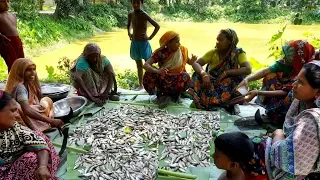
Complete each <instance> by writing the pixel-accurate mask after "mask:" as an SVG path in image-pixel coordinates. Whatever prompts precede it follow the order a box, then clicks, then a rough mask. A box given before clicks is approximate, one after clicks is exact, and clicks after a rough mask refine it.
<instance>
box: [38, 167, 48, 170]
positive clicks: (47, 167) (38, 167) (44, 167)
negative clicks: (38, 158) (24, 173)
mask: <svg viewBox="0 0 320 180" xmlns="http://www.w3.org/2000/svg"><path fill="white" fill-rule="evenodd" d="M41 168H48V166H39V167H38V169H37V171H38V170H39V169H41Z"/></svg>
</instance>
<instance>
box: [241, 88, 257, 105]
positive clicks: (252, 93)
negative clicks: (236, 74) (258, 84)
mask: <svg viewBox="0 0 320 180" xmlns="http://www.w3.org/2000/svg"><path fill="white" fill-rule="evenodd" d="M257 95H258V91H257V90H252V91H249V92H248V94H247V95H246V96H245V98H244V100H245V101H246V102H250V101H252V99H253V98H254V97H256V96H257Z"/></svg>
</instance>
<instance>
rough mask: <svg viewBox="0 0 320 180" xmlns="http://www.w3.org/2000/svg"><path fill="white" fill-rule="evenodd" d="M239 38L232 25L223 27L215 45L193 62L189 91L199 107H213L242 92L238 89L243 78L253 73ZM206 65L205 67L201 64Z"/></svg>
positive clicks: (223, 103)
mask: <svg viewBox="0 0 320 180" xmlns="http://www.w3.org/2000/svg"><path fill="white" fill-rule="evenodd" d="M238 42H239V39H238V37H237V34H236V32H235V31H234V30H232V29H223V30H221V31H220V33H219V35H218V37H217V43H216V48H214V49H213V50H210V51H209V52H207V53H206V54H205V55H204V56H203V57H202V58H200V59H198V60H197V61H196V62H195V63H194V64H193V65H192V67H193V69H194V70H195V73H194V74H193V75H192V82H191V85H190V88H189V89H188V93H189V94H190V95H191V96H192V97H193V100H194V103H195V105H196V107H197V108H199V109H205V110H212V109H214V108H215V106H218V105H229V103H228V102H229V101H230V100H232V99H234V98H236V97H238V96H240V95H241V94H240V93H239V92H238V91H237V90H236V87H237V86H238V84H239V83H240V82H241V81H242V80H243V78H244V77H245V76H246V75H248V74H250V73H251V65H250V63H249V62H248V61H247V57H246V54H245V52H244V51H243V50H242V49H241V48H237V44H238ZM205 64H208V65H207V68H206V70H203V68H202V66H204V65H205Z"/></svg>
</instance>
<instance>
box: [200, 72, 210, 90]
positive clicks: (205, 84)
mask: <svg viewBox="0 0 320 180" xmlns="http://www.w3.org/2000/svg"><path fill="white" fill-rule="evenodd" d="M202 84H203V87H204V88H205V89H209V88H210V86H211V81H210V76H209V75H208V74H206V75H204V76H202Z"/></svg>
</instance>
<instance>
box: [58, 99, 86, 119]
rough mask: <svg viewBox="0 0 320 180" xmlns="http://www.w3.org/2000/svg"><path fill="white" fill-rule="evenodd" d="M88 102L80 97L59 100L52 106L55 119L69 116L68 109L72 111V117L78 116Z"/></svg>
mask: <svg viewBox="0 0 320 180" xmlns="http://www.w3.org/2000/svg"><path fill="white" fill-rule="evenodd" d="M87 102H88V100H87V99H86V98H85V97H82V96H73V97H67V98H65V99H61V100H59V101H57V102H55V103H53V106H54V116H55V117H64V116H66V115H68V114H69V112H70V107H71V108H72V110H73V117H75V116H78V115H79V114H80V113H81V111H83V109H84V107H85V105H86V104H87Z"/></svg>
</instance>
